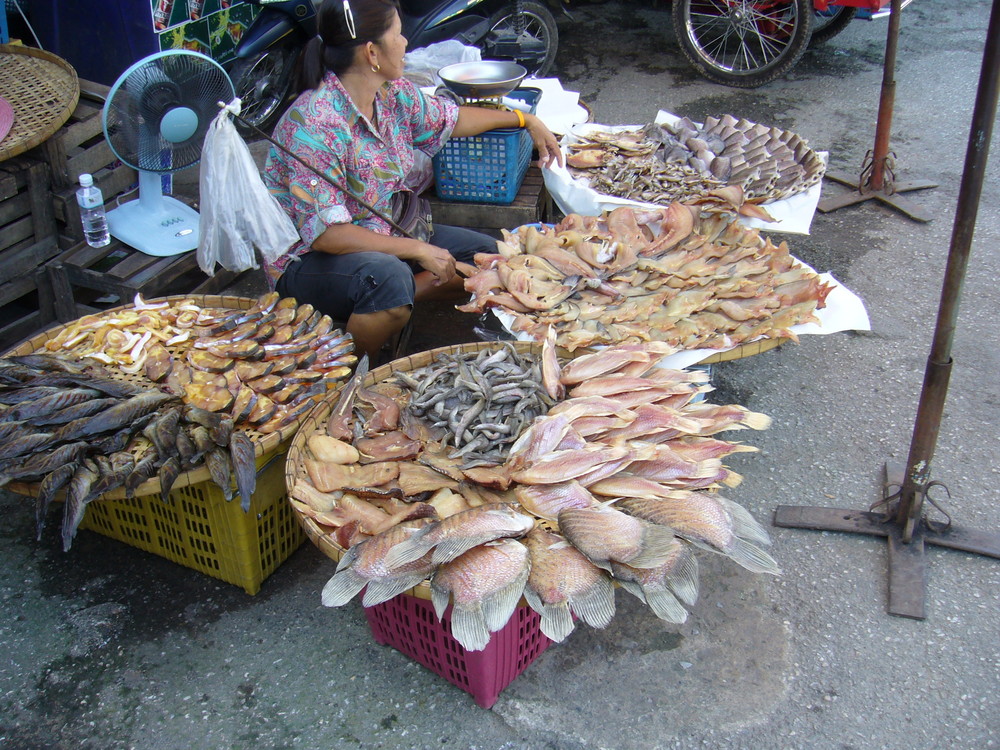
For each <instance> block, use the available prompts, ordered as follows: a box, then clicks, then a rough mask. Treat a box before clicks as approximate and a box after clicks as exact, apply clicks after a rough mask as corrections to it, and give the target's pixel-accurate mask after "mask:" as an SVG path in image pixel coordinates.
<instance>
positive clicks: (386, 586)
mask: <svg viewBox="0 0 1000 750" xmlns="http://www.w3.org/2000/svg"><path fill="white" fill-rule="evenodd" d="M426 577H427V576H426V575H423V574H414V575H403V576H393V577H391V578H376V579H374V580H372V581H369V582H368V588H366V589H365V595H364V597H363V598H362V600H361V604H362V605H363V606H365V607H374V606H375V605H376V604H382V603H383V602H387V601H389V600H390V599H392V597H394V596H397V595H399V594H402V593H403V592H404V591H409V590H410V589H412V588H413V587H414V586H416V585H417V584H418V583H420V582H421V581H422V580H424V579H425V578H426Z"/></svg>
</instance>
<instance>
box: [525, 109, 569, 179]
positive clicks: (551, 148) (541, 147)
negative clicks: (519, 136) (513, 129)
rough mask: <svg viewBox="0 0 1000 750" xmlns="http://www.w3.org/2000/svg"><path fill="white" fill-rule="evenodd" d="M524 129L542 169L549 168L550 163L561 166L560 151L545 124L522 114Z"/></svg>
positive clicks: (530, 115)
mask: <svg viewBox="0 0 1000 750" xmlns="http://www.w3.org/2000/svg"><path fill="white" fill-rule="evenodd" d="M524 127H525V129H526V130H527V131H528V135H530V136H531V141H532V143H534V144H535V148H536V149H538V161H539V163H540V164H541V165H542V166H543V167H551V166H552V162H558V163H559V166H562V164H563V153H562V149H561V148H559V141H558V140H557V139H556V137H555V134H554V133H553V132H552V131H551V130H549V129H548V127H547V126H546V124H545V123H544V122H542V121H541V120H539V119H538V118H537V117H535V116H534V115H532V114H528V113H526V112H525V113H524Z"/></svg>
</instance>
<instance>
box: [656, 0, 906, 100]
mask: <svg viewBox="0 0 1000 750" xmlns="http://www.w3.org/2000/svg"><path fill="white" fill-rule="evenodd" d="M911 1H912V0H903V4H902V7H906V6H907V5H909V3H910V2H911ZM887 5H888V0H673V7H672V9H671V13H672V17H673V26H674V33H675V35H676V36H677V41H678V43H679V44H680V47H681V52H683V53H684V56H685V57H686V58H687V60H688V62H689V63H691V65H692V66H694V68H695V69H696V70H697V71H698V72H699V73H700V74H701V75H702V76H704V77H705V78H707V79H708V80H710V81H714V82H715V83H722V84H725V85H727V86H735V87H737V88H756V87H757V86H762V85H763V84H765V83H769V82H771V81H773V80H775V79H776V78H779V77H781V76H783V75H784V74H785V73H787V72H788V71H789V70H791V69H792V68H793V67H794V66H795V64H796V63H797V62H798V61H799V58H801V57H802V55H803V54H805V51H806V48H807V47H809V46H810V45H811V44H818V43H820V42H825V41H828V40H829V39H832V38H833V37H834V36H836V35H837V34H839V33H840V32H842V31H843V30H844V29H846V28H847V26H848V25H849V24H850V22H851V21H852V20H854V18H855V17H858V18H862V17H863V18H868V19H873V18H880V17H882V16H885V15H888V9H887V7H886V6H887Z"/></svg>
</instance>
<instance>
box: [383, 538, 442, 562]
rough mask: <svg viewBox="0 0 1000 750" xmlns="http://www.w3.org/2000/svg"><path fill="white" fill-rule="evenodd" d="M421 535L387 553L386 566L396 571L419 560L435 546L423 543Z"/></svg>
mask: <svg viewBox="0 0 1000 750" xmlns="http://www.w3.org/2000/svg"><path fill="white" fill-rule="evenodd" d="M419 533H420V532H417V534H414V535H413V536H411V537H410V538H409V539H406V540H404V541H402V542H400V543H399V544H397V545H395V546H394V547H393V548H392V549H391V550H389V551H388V552H386V553H385V560H384V564H385V567H386V568H387V569H388V570H394V569H395V568H398V567H400V566H402V565H406V564H407V563H411V562H413V561H414V560H419V559H420V558H421V557H423V556H424V555H426V554H427V552H428V551H429V550H430V548H431V547H433V546H434V545H433V543H430V542H426V541H423V540H422V539H421V538H420V536H419Z"/></svg>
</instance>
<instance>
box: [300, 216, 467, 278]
mask: <svg viewBox="0 0 1000 750" xmlns="http://www.w3.org/2000/svg"><path fill="white" fill-rule="evenodd" d="M312 249H313V250H317V251H319V252H321V253H329V254H331V255H346V254H347V253H371V252H376V253H385V254H386V255H392V256H395V257H396V258H399V259H400V260H412V261H414V262H415V263H417V264H418V265H419V266H420V267H421V268H424V269H426V270H428V271H430V272H431V273H432V274H434V276H435V277H437V282H436V284H435V286H437V285H440V284H444V283H446V282H448V281H451V279H452V278H454V276H455V259H454V258H453V257H452V255H451V253H449V252H448V251H447V250H445V249H444V248H440V247H437V246H436V245H431V244H430V243H427V242H420V241H419V240H411V239H410V238H409V237H393V236H390V235H386V234H380V233H378V232H373V231H371V230H370V229H366V228H365V227H359V226H358V225H357V224H331V225H330V226H328V227H327V228H326V229H325V230H324V231H323V233H322V234H321V235H320V236H319V237H317V238H316V240H315V241H314V242H313V243H312Z"/></svg>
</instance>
